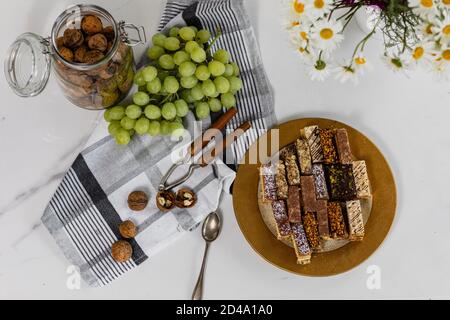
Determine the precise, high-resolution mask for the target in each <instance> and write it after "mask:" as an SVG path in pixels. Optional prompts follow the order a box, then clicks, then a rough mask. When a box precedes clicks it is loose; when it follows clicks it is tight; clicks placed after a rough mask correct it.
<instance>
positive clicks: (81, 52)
mask: <svg viewBox="0 0 450 320" xmlns="http://www.w3.org/2000/svg"><path fill="white" fill-rule="evenodd" d="M86 52H88V48H87V47H86V46H85V45H82V46H80V47H78V48H77V49H76V50H75V52H74V60H75V61H76V62H80V63H83V62H84V56H85V55H86Z"/></svg>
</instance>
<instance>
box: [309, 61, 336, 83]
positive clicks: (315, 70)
mask: <svg viewBox="0 0 450 320" xmlns="http://www.w3.org/2000/svg"><path fill="white" fill-rule="evenodd" d="M309 68H310V70H309V72H308V75H309V77H310V78H311V80H314V81H321V82H323V81H324V80H325V79H326V78H328V77H329V76H330V74H331V70H332V65H331V63H330V62H328V61H325V59H324V58H323V57H319V58H317V59H312V60H311V62H310V64H309Z"/></svg>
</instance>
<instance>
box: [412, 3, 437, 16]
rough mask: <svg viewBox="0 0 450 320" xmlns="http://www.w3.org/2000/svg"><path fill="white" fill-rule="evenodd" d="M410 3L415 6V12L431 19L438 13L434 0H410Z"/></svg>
mask: <svg viewBox="0 0 450 320" xmlns="http://www.w3.org/2000/svg"><path fill="white" fill-rule="evenodd" d="M408 4H409V6H410V7H411V8H413V12H414V13H416V14H418V15H419V16H421V17H422V18H424V19H429V18H432V17H433V16H434V15H436V12H437V7H436V5H435V3H434V1H433V0H408Z"/></svg>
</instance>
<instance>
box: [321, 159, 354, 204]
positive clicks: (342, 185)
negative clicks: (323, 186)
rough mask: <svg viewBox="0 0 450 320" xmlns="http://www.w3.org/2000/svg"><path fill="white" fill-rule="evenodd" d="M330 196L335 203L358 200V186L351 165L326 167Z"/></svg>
mask: <svg viewBox="0 0 450 320" xmlns="http://www.w3.org/2000/svg"><path fill="white" fill-rule="evenodd" d="M325 177H326V179H327V183H328V187H329V191H330V192H329V196H330V199H331V200H333V201H346V200H353V199H356V185H355V178H354V177H353V167H352V165H351V164H331V165H325Z"/></svg>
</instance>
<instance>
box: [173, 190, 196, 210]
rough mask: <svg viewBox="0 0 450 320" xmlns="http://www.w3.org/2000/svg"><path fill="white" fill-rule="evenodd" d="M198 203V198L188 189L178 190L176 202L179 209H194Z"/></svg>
mask: <svg viewBox="0 0 450 320" xmlns="http://www.w3.org/2000/svg"><path fill="white" fill-rule="evenodd" d="M196 203H197V197H196V196H195V193H194V192H192V191H191V190H189V189H186V188H182V189H180V190H178V192H177V196H176V202H175V204H176V206H177V207H179V208H192V207H193V206H194V205H195V204H196Z"/></svg>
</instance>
